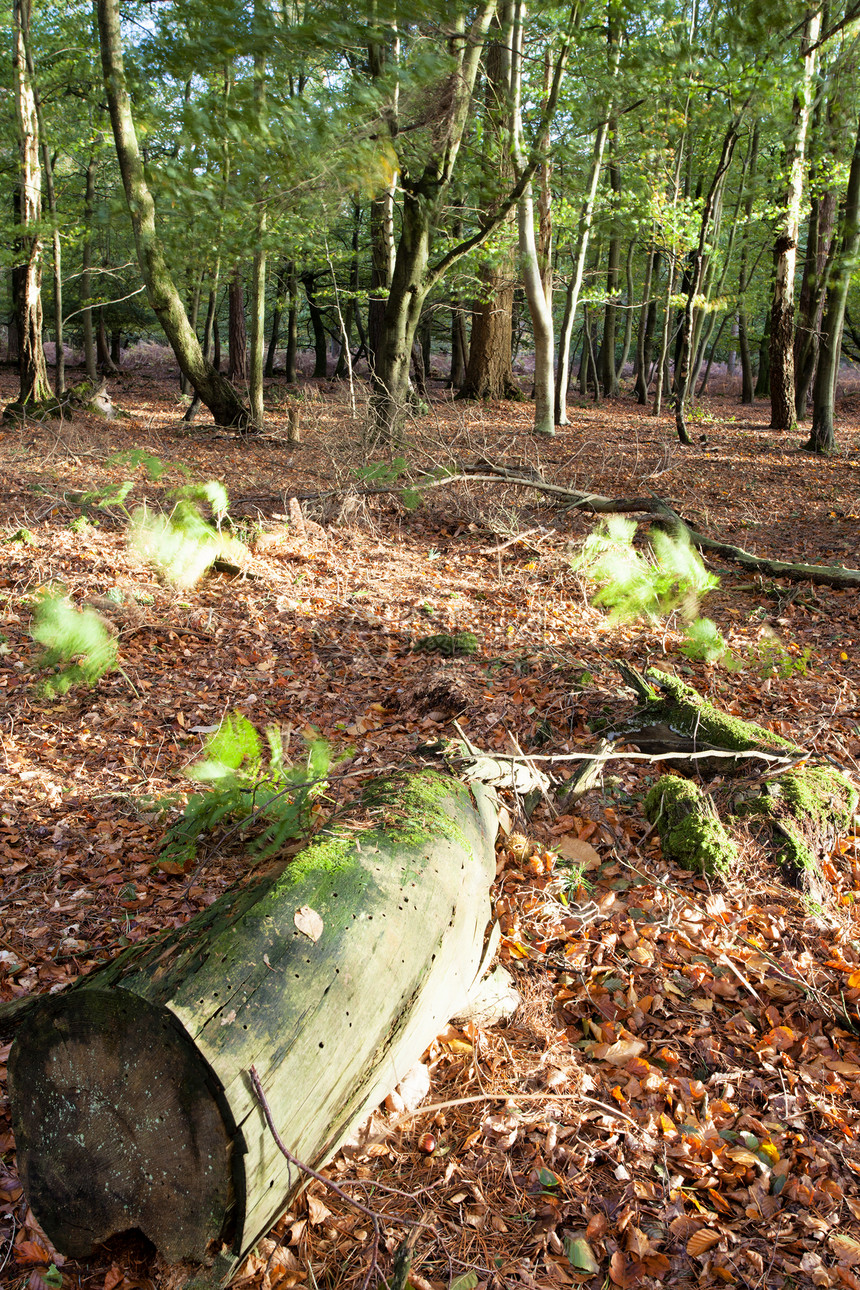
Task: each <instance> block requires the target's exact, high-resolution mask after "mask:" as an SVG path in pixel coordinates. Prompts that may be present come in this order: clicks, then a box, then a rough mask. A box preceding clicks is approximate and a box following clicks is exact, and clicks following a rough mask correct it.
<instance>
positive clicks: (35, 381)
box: [13, 0, 51, 404]
mask: <svg viewBox="0 0 860 1290" xmlns="http://www.w3.org/2000/svg"><path fill="white" fill-rule="evenodd" d="M29 30H30V0H14V6H13V39H14V58H13V63H14V68H13V70H14V85H15V110H16V116H17V124H18V146H19V158H20V169H19V184H20V192H21V206H20V223H19V232H18V246H19V248H20V250H21V251H22V252H23V262H24V273H23V275H22V282H21V287H22V290H21V298H20V300H19V302H18V305H19V307H18V336H19V347H18V377H19V385H20V389H19V394H18V400H19V402H20V403H22V404H28V403H34V404H40V403H45V402H47V400H48V399H49V398H50V397H51V387H50V385H49V384H48V370H47V367H46V365H45V351H44V349H43V348H42V239H41V232H40V222H41V218H42V172H41V168H40V166H39V121H38V115H37V111H36V99H35V94H34V90H33V82H32V78H31V76H30V72H29V69H28V65H27V50H26V33H28V32H29Z"/></svg>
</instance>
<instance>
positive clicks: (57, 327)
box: [21, 7, 66, 398]
mask: <svg viewBox="0 0 860 1290" xmlns="http://www.w3.org/2000/svg"><path fill="white" fill-rule="evenodd" d="M21 19H22V23H23V21H26V23H27V25H26V26H25V25H22V26H21V39H22V41H23V45H24V53H25V57H26V60H27V76H28V77H29V80H30V86H31V88H32V92H33V107H34V109H35V113H36V125H37V128H38V131H39V144H40V148H41V152H42V167H43V169H44V172H45V196H46V198H47V200H48V211H49V213H50V216H51V250H52V256H51V265H52V269H53V287H54V336H55V338H56V354H55V356H54V393H55V394H56V396H57V398H60V397H61V396H62V395H63V393H64V392H65V388H66V376H65V370H66V364H65V354H64V352H63V249H62V243H61V241H60V225H59V220H58V217H57V195H56V191H55V188H54V163H53V160H52V158H51V150H50V148H49V147H48V135H47V131H46V130H45V119H44V116H43V113H42V103H41V99H40V97H39V89H38V86H37V85H36V69H35V65H34V63H33V50H32V46H31V44H30V29H29V7H27V8H26V9H22V10H21Z"/></svg>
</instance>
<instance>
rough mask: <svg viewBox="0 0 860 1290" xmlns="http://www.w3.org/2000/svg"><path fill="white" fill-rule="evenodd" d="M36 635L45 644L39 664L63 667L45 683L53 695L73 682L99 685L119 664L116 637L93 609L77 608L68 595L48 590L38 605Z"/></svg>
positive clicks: (73, 683)
mask: <svg viewBox="0 0 860 1290" xmlns="http://www.w3.org/2000/svg"><path fill="white" fill-rule="evenodd" d="M32 636H33V639H34V640H35V641H38V642H39V644H40V645H42V646H44V650H43V652H42V655H41V657H40V658H39V660H38V663H37V667H40V668H49V667H53V668H59V669H60V670H59V671H58V672H57V674H56V675H55V676H52V677H49V678H48V679H47V680H45V681H44V682H43V683H42V691H43V692H44V693H45V694H46V695H48V696H50V697H51V698H53V697H55V696H56V695H59V694H65V693H66V692H67V691H68V690H70V689H71V688H72V686H73V685H91V686H92V685H95V684H96V683H97V682H98V681H99V680H100V679H101V678H102V677H103V676H104V675H105V673H106V672H111V671H113V670H114V668H116V666H117V652H116V641H115V640H114V638H113V637H112V636H111V635H110V633H109V632H108V630H107V628H106V627H105V624H104V622H103V621H102V619H101V618H100V617H99V615H98V614H97V613H96V612H95V610H93V609H77V608H76V607H75V605H73V604H72V602H71V600H70V599H69V597H68V596H65V595H58V594H56V593H54V592H50V591H49V592H46V593H45V594H43V595H42V597H41V598H40V600H39V602H38V604H37V605H36V611H35V614H34V618H33V629H32Z"/></svg>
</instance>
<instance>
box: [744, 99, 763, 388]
mask: <svg viewBox="0 0 860 1290" xmlns="http://www.w3.org/2000/svg"><path fill="white" fill-rule="evenodd" d="M760 133H761V122H760V121H759V120H758V119H756V121H755V124H754V125H753V132H752V138H751V139H750V147H749V153H748V155H747V166H746V198H745V201H744V221H743V237H742V241H741V256H740V264H739V266H738V349H739V350H740V356H741V402H742V403H752V401H753V397H754V390H753V367H752V358H751V356H750V344H749V324H748V322H747V291H748V290H749V284H750V277H751V273H750V269H749V254H750V224H751V223H752V212H753V204H754V202H755V184H756V175H757V173H758V145H759V136H760Z"/></svg>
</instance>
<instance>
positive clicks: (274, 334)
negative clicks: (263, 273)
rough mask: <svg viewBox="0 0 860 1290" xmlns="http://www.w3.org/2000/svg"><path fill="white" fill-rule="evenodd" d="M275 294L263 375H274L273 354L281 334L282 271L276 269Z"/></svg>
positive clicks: (282, 306) (282, 303)
mask: <svg viewBox="0 0 860 1290" xmlns="http://www.w3.org/2000/svg"><path fill="white" fill-rule="evenodd" d="M275 284H276V295H275V303H274V304H273V305H272V329H271V331H270V333H269V348H268V351H267V353H266V366H265V369H264V375H265V376H274V375H275V354H276V353H277V349H278V339H279V337H280V334H281V317H282V315H283V312H284V272H283V269H278V270H277V271H276V272H275Z"/></svg>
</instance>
